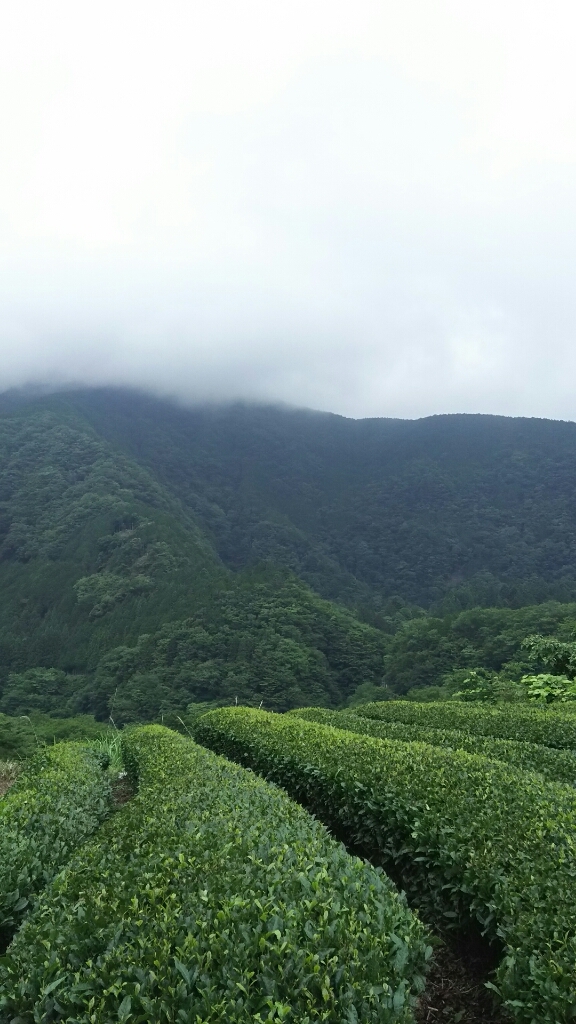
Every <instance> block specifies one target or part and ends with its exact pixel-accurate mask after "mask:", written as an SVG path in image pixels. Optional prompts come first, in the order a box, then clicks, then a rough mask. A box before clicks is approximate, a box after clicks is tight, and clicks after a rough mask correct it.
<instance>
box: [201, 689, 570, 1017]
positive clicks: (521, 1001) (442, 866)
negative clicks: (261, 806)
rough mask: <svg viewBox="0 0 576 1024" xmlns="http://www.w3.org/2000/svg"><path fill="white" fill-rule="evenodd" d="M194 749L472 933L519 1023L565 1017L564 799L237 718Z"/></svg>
mask: <svg viewBox="0 0 576 1024" xmlns="http://www.w3.org/2000/svg"><path fill="white" fill-rule="evenodd" d="M197 732H198V736H199V738H200V739H201V740H202V742H204V743H205V744H206V745H207V746H210V747H211V748H212V749H214V750H217V751H219V752H220V753H225V754H226V755H227V756H229V757H233V758H235V759H236V760H238V761H240V762H241V763H242V764H245V765H248V766H250V767H252V768H254V769H256V770H257V771H260V772H261V773H262V774H264V775H265V776H266V777H267V778H270V779H273V780H274V781H275V782H277V783H280V784H281V785H283V786H284V787H285V788H286V789H287V790H288V792H289V793H290V794H291V795H292V796H294V797H296V798H297V799H299V800H300V801H301V802H302V803H304V804H305V805H306V806H307V807H308V808H309V809H310V810H312V811H313V812H314V813H316V814H317V815H318V816H319V817H321V818H322V819H323V820H324V821H325V822H326V823H327V824H329V825H330V826H331V827H332V828H333V829H334V830H335V831H337V832H338V833H339V834H342V833H344V834H346V835H347V836H348V837H349V839H350V841H351V842H353V843H355V844H359V845H360V846H361V847H362V848H363V849H365V850H366V851H367V852H368V853H370V854H371V855H372V856H373V857H374V858H378V859H379V861H380V863H382V864H383V865H384V866H385V867H387V868H389V869H390V870H392V871H393V872H394V873H395V874H397V875H398V876H399V877H400V878H401V879H402V882H403V884H404V885H405V887H406V890H407V891H408V893H409V894H410V895H411V896H412V897H413V898H414V899H415V900H416V901H418V902H419V903H420V905H421V906H422V907H423V908H424V909H425V910H426V913H427V915H428V916H429V917H431V918H434V919H435V920H436V921H438V922H439V923H442V922H444V923H446V922H449V921H452V922H453V923H455V924H457V925H459V926H462V927H465V926H466V925H467V924H468V923H469V922H470V921H471V920H474V919H475V920H476V921H478V922H479V924H480V925H481V927H482V929H483V931H484V932H485V934H486V935H487V936H488V937H489V938H490V939H497V938H500V939H501V940H502V941H503V942H504V944H505V955H504V957H503V959H502V962H501V964H500V966H499V968H498V971H497V988H498V991H499V992H500V995H501V997H502V999H503V1000H504V1001H505V1003H506V1005H507V1006H508V1008H509V1009H510V1011H511V1012H512V1013H513V1014H514V1015H515V1017H516V1019H517V1020H518V1021H522V1022H525V1024H534V1022H535V1021H537V1022H538V1024H559V1022H567V1021H573V1020H574V1016H575V1012H576V793H574V792H573V791H572V790H571V789H570V788H569V787H568V786H562V785H559V784H557V783H550V782H546V781H544V780H543V779H542V778H541V777H540V776H538V775H536V774H535V773H528V772H523V771H520V770H518V769H515V768H513V767H511V766H510V765H505V764H502V763H500V762H497V761H488V760H487V759H486V758H485V757H478V756H477V755H474V754H468V753H465V752H464V751H455V750H442V749H441V748H438V747H432V746H430V745H428V744H423V743H401V742H399V741H398V740H378V739H372V738H370V737H368V736H359V735H356V734H354V733H351V732H345V731H343V730H340V729H334V728H332V727H330V726H325V725H316V724H315V723H313V722H306V721H304V720H303V719H299V718H296V717H291V716H288V715H273V714H269V713H266V712H258V711H254V710H252V709H248V708H225V709H221V710H218V711H212V712H210V713H209V714H207V715H206V716H205V717H203V718H202V719H201V720H200V721H199V722H198V725H197Z"/></svg>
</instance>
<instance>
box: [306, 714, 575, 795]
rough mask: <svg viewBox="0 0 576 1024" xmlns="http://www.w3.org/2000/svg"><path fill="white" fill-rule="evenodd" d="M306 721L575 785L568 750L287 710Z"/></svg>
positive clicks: (337, 715) (572, 759) (399, 723)
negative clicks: (462, 752) (486, 760)
mask: <svg viewBox="0 0 576 1024" xmlns="http://www.w3.org/2000/svg"><path fill="white" fill-rule="evenodd" d="M289 713H290V714H291V715H296V716H297V717H298V718H305V719H306V721H307V722H318V723H319V724H320V725H334V726H335V727H336V728H337V729H347V730H348V731H349V732H357V733H361V734H362V735H364V736H374V737H376V739H381V740H382V739H383V740H402V741H403V742H404V743H411V742H412V741H414V740H417V741H418V742H419V743H431V744H432V746H433V747H449V748H451V749H452V750H467V751H468V753H469V754H481V755H482V756H483V757H489V758H490V759H491V760H496V761H505V762H506V763H507V764H513V765H515V766H516V768H522V769H523V770H524V771H534V772H540V774H541V775H544V776H545V777H546V778H547V779H551V780H552V781H553V782H565V783H567V784H568V785H570V786H574V785H576V753H572V751H571V750H554V749H553V748H552V747H543V746H539V745H538V744H537V743H523V742H522V741H519V740H501V739H497V738H495V737H494V736H474V735H471V736H469V735H467V734H466V733H465V732H461V731H458V730H456V729H429V728H427V727H426V726H424V725H406V724H405V723H404V722H386V721H378V720H376V719H371V718H361V717H360V716H359V715H355V714H351V713H350V712H347V711H326V710H325V709H324V708H302V709H301V710H298V711H291V712H289Z"/></svg>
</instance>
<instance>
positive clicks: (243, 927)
mask: <svg viewBox="0 0 576 1024" xmlns="http://www.w3.org/2000/svg"><path fill="white" fill-rule="evenodd" d="M125 753H126V763H127V766H128V768H129V771H130V773H131V774H132V775H133V776H134V777H135V778H137V780H138V783H139V790H138V793H137V795H136V797H135V798H134V799H133V800H132V801H131V802H130V803H129V804H127V805H126V806H125V807H124V808H123V810H122V811H121V812H119V813H118V814H116V815H115V816H114V818H113V819H112V820H110V821H109V822H107V823H106V824H105V825H104V827H103V829H102V830H101V832H100V834H99V836H98V838H97V839H96V840H94V841H92V842H89V843H88V844H86V846H85V847H84V848H83V849H82V850H81V851H79V853H78V854H77V855H76V856H75V857H74V858H73V859H72V860H71V862H70V863H69V865H68V867H67V868H66V870H65V871H64V872H63V873H62V874H61V875H60V876H59V877H58V878H57V879H56V880H55V882H54V883H53V885H52V886H51V887H50V889H49V890H47V891H46V893H45V894H44V896H43V898H42V901H41V903H40V904H39V906H38V908H37V909H36V911H35V913H34V914H32V915H31V916H30V917H29V918H28V920H27V922H26V923H25V925H24V927H23V928H22V929H21V931H20V933H19V934H18V936H17V938H16V939H15V941H14V942H13V943H12V946H11V947H10V950H9V954H8V956H7V957H6V958H5V960H4V963H3V965H2V966H1V967H0V989H1V991H2V992H3V993H4V994H3V996H1V997H0V1007H1V1009H0V1020H1V1021H2V1022H3V1024H4V1022H7V1021H9V1020H11V1019H12V1017H13V1015H14V1012H15V1011H17V1013H18V1021H19V1022H20V1024H28V1022H30V1024H32V1022H33V1021H38V1020H40V1019H42V1020H46V1021H48V1020H50V1021H54V1022H55V1021H63V1020H69V1021H72V1020H73V1021H76V1022H78V1024H88V1022H93V1021H98V1022H102V1024H104V1022H106V1021H123V1020H127V1021H134V1022H138V1021H141V1022H149V1021H154V1022H155V1024H169V1022H170V1024H172V1022H174V1021H179V1022H180V1021H181V1022H182V1024H187V1022H189V1024H198V1022H200V1021H202V1022H203V1024H216V1022H217V1024H221V1022H223V1021H226V1022H230V1024H234V1022H238V1024H257V1022H259V1021H260V1022H273V1021H274V1022H280V1021H286V1022H290V1024H306V1022H308V1024H312V1022H314V1021H325V1022H327V1024H328V1022H332V1024H345V1022H348V1024H357V1022H359V1021H362V1022H363V1024H369V1022H377V1021H378V1022H382V1024H384V1022H394V1021H395V1022H398V1024H400V1022H406V1024H408V1022H409V1021H411V1020H412V1013H411V1009H410V1006H411V1003H412V1002H413V1000H414V995H415V994H416V993H417V992H418V991H419V990H420V989H421V987H422V971H423V969H424V964H425V957H426V956H427V955H428V954H429V952H430V950H429V948H427V946H426V936H425V932H424V929H423V927H422V925H421V924H420V922H419V921H418V920H417V918H415V916H414V915H413V914H412V913H411V912H410V911H409V910H408V908H407V907H406V904H405V902H404V900H403V898H402V897H400V896H399V895H398V893H397V892H396V891H395V890H394V888H393V886H392V885H391V883H390V882H389V881H388V879H387V878H386V876H385V875H383V874H382V873H380V872H377V871H376V870H375V869H374V868H372V867H370V866H369V865H367V864H365V863H363V862H362V861H360V860H358V859H357V858H355V857H350V856H349V855H348V854H347V853H346V852H345V850H344V848H343V847H342V846H341V845H340V844H339V843H336V842H335V841H334V840H333V839H331V838H330V837H329V836H328V835H327V833H326V831H325V829H324V828H323V826H322V825H320V824H319V823H318V822H316V821H314V820H313V819H312V818H310V817H309V815H307V814H306V812H304V811H303V810H302V808H300V807H299V806H298V805H297V804H295V803H293V802H292V801H291V800H289V799H288V797H287V796H286V794H285V793H283V792H282V791H281V790H278V789H276V787H274V786H270V785H268V784H267V783H264V782H263V781H262V780H261V779H258V778H257V777H256V776H254V775H252V773H249V772H246V771H245V770H244V769H241V768H239V767H237V766H236V765H232V764H230V763H229V762H227V761H225V760H224V759H222V758H217V757H215V756H214V755H213V754H211V753H209V752H208V751H206V750H203V749H202V748H200V747H198V746H196V745H195V744H193V743H191V742H190V741H188V740H186V739H184V738H182V737H180V736H177V735H176V734H175V733H171V732H169V731H168V730H167V729H163V728H161V727H158V726H149V727H146V728H141V729H137V730H134V731H132V732H129V733H128V734H127V735H126V737H125Z"/></svg>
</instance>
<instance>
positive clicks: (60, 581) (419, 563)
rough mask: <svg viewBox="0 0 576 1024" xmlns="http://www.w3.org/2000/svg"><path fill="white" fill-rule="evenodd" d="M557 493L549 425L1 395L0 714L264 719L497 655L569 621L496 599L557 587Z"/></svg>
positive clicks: (568, 529) (132, 398) (559, 467)
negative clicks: (227, 706)
mask: <svg viewBox="0 0 576 1024" xmlns="http://www.w3.org/2000/svg"><path fill="white" fill-rule="evenodd" d="M575 485H576V425H575V424H572V423H560V422H551V421H544V420H521V419H518V420H514V419H506V418H502V417H490V416H437V417H432V418H429V419H425V420H419V421H400V420H364V421H353V420H347V419H344V418H343V417H340V416H333V415H328V414H321V413H312V412H306V411H295V410H289V409H282V408H272V407H250V406H242V405H236V406H230V407H222V408H216V407H214V408H194V409H184V408H181V407H178V406H176V405H173V404H171V403H168V402H162V401H159V400H156V399H153V398H151V397H148V396H145V395H141V394H138V393H135V392H128V391H120V390H112V389H109V390H83V391H76V392H67V393H64V394H59V395H45V396H25V395H21V394H6V395H4V396H2V397H1V399H0V711H3V712H5V713H8V714H27V713H29V711H31V710H34V709H36V710H39V711H44V712H49V713H52V714H54V713H57V712H59V713H64V712H66V713H78V712H88V713H96V714H97V715H98V716H99V717H106V716H107V715H108V713H109V712H110V710H111V709H112V710H113V711H114V713H115V715H116V716H117V717H118V718H119V719H120V720H123V721H129V720H131V719H134V718H139V717H140V718H155V717H158V716H159V715H161V714H163V713H167V712H168V711H177V710H178V709H182V708H184V707H185V706H186V704H187V703H189V702H190V701H205V700H225V701H230V700H234V699H235V698H237V699H238V700H239V701H251V702H258V703H259V702H260V701H263V702H264V705H265V706H266V707H268V708H275V709H277V710H282V709H284V708H286V707H290V706H295V705H297V704H305V703H317V704H331V705H335V704H338V703H339V702H341V701H343V700H344V699H346V698H347V697H348V696H349V695H350V694H351V693H352V691H353V690H354V689H355V688H356V687H357V686H358V685H359V684H361V683H366V682H369V683H372V684H377V685H378V684H380V683H381V682H382V681H383V680H384V681H385V682H386V683H387V684H388V685H390V686H392V687H393V688H395V689H397V690H398V691H400V692H403V691H406V690H407V689H408V688H410V686H413V685H423V684H430V683H437V682H439V681H440V679H441V677H442V675H443V674H445V673H446V672H447V671H450V669H452V668H454V667H458V666H463V667H466V666H468V665H471V664H472V663H474V664H486V665H488V666H489V667H496V668H499V667H500V666H501V665H502V664H504V663H505V662H510V661H511V660H514V658H517V657H518V650H519V645H520V642H521V639H522V636H523V635H525V634H526V632H530V631H532V630H534V629H536V630H538V629H539V630H540V631H542V632H552V631H554V630H555V629H557V628H560V627H561V628H562V629H563V630H564V631H566V630H568V631H569V630H570V629H571V622H572V621H573V616H574V612H575V608H574V607H570V606H562V605H557V604H556V605H555V604H550V605H548V606H541V607H540V608H538V609H536V610H534V611H533V612H532V613H529V614H528V613H527V612H526V610H522V613H521V615H520V617H518V615H519V613H518V612H516V611H515V610H514V609H515V608H518V607H520V606H522V605H528V604H533V605H537V604H538V603H539V602H542V601H545V600H549V599H556V600H557V601H561V602H562V601H563V602H567V601H570V600H573V599H575V598H576V544H575V539H576V503H575V501H574V490H575ZM477 605H483V606H488V605H498V606H501V609H500V610H498V609H495V610H493V612H490V613H488V612H485V613H482V614H483V615H484V619H483V620H482V621H480V620H479V619H478V614H480V613H477V612H464V614H463V615H459V613H460V612H461V611H462V609H466V608H473V607H474V606H477ZM505 606H508V611H507V610H506V607H505ZM546 607H547V608H548V611H547V612H546V611H545V608H546ZM555 609H556V610H555ZM490 615H493V619H492V620H489V616H490ZM506 615H508V619H506ZM526 615H527V618H526V621H524V619H523V618H522V616H525V617H526ZM431 616H432V617H431ZM466 616H468V619H467V618H466ZM474 616H476V619H475V618H474ZM486 616H488V618H486ZM494 616H496V618H494ZM474 622H475V623H476V626H474V625H472V623H474ZM466 623H468V624H467V625H466ZM466 630H468V633H466ZM474 630H476V633H474ZM470 631H472V633H474V637H472V638H471V635H468V634H470ZM490 631H491V635H492V634H494V636H496V635H497V636H499V637H500V638H501V639H500V641H498V642H499V643H500V647H502V649H503V650H504V654H503V655H502V657H500V655H495V654H494V651H492V653H490V651H489V646H490V645H489V644H488V642H487V640H486V636H487V634H488V633H490ZM507 631H508V632H507ZM510 631H511V632H510ZM506 636H508V641H507V640H506ZM502 638H504V639H502ZM490 658H491V659H492V661H490ZM482 659H484V660H482ZM498 659H500V660H499V662H498ZM496 662H498V664H497V665H496ZM493 663H494V665H493Z"/></svg>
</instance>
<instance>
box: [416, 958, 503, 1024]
mask: <svg viewBox="0 0 576 1024" xmlns="http://www.w3.org/2000/svg"><path fill="white" fill-rule="evenodd" d="M497 961H498V956H497V954H496V953H495V951H494V950H491V949H490V947H488V946H487V945H486V944H485V943H479V942H478V941H477V940H476V939H474V940H471V939H465V938H460V939H459V940H455V941H453V942H451V943H450V945H447V944H444V943H443V944H442V945H441V946H439V947H438V948H437V949H436V950H435V955H434V959H433V961H432V964H431V967H430V971H429V973H428V977H427V982H426V990H425V992H424V993H423V995H422V998H421V1000H420V1005H419V1007H418V1009H417V1010H416V1013H415V1018H416V1021H417V1024H510V1020H511V1018H510V1016H509V1015H508V1014H507V1013H505V1012H504V1011H503V1010H502V1008H501V1007H498V1006H496V1004H495V1000H494V995H493V993H492V992H491V991H490V989H488V988H486V982H487V981H488V980H489V979H490V977H491V975H492V973H493V971H494V968H495V967H496V964H497Z"/></svg>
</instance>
